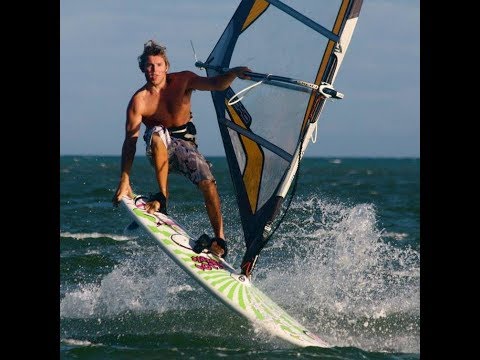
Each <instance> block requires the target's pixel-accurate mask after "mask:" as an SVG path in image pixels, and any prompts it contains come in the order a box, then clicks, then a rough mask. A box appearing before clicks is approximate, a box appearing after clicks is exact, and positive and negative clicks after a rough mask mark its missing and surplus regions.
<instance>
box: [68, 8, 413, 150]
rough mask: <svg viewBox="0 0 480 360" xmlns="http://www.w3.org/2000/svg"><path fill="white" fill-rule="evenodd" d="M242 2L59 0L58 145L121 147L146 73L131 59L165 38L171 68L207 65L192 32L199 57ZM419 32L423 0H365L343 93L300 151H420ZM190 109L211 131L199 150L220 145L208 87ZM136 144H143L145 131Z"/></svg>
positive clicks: (342, 74) (342, 78)
mask: <svg viewBox="0 0 480 360" xmlns="http://www.w3.org/2000/svg"><path fill="white" fill-rule="evenodd" d="M239 3H240V1H239V0H208V1H199V0H176V1H162V0H60V16H61V18H60V38H61V41H60V153H61V155H120V153H121V147H122V143H123V139H124V124H125V110H126V106H127V103H128V101H129V99H130V97H131V96H132V94H133V92H134V91H135V90H137V89H138V88H139V87H141V86H142V85H143V84H144V83H145V78H144V75H143V74H142V73H141V72H140V70H139V69H138V65H137V56H138V55H140V54H141V52H142V50H143V44H144V43H145V42H146V41H147V40H149V39H156V40H158V41H159V42H161V43H163V44H164V45H165V46H166V47H167V52H168V56H169V60H170V63H171V68H170V71H181V70H191V71H194V72H196V73H197V74H199V75H205V72H204V71H203V70H200V69H197V68H195V66H194V62H195V59H194V57H193V52H192V48H191V45H190V40H192V41H193V43H194V45H195V50H196V52H197V56H198V57H199V59H200V60H205V59H206V58H207V56H208V55H209V53H210V51H211V50H212V48H213V46H214V45H215V44H216V42H217V40H218V38H219V37H220V35H221V34H222V32H223V30H224V28H225V26H226V24H227V23H228V21H229V20H230V18H231V16H232V14H233V12H234V11H235V9H236V7H237V6H238V4H239ZM288 3H289V4H290V5H291V6H294V2H288ZM419 37H420V3H419V0H364V1H363V7H362V10H361V12H360V17H359V19H358V23H357V27H356V30H355V33H354V34H353V38H352V41H351V43H350V46H349V48H348V51H347V54H346V57H345V60H344V62H343V64H342V67H341V68H340V71H339V73H338V75H337V79H336V81H335V86H336V88H337V89H338V90H339V91H341V92H342V93H344V94H345V98H344V99H343V100H339V101H336V102H335V103H330V102H329V103H327V104H326V107H325V109H326V108H327V107H331V106H334V108H333V109H330V108H329V109H328V116H322V117H320V120H319V124H318V135H317V141H316V143H314V144H312V143H310V145H309V147H308V148H307V151H306V156H326V157H330V156H333V157H346V156H368V157H419V156H420V83H419V82H420V79H419V78H420V47H419V46H420V39H419ZM232 65H241V64H232ZM246 65H248V64H246ZM252 70H253V71H255V69H252ZM192 109H193V111H194V114H195V123H196V125H197V130H198V131H199V133H201V134H202V139H204V138H205V134H209V136H210V139H209V140H211V141H205V140H204V141H202V143H201V144H200V150H201V151H202V152H203V153H204V154H205V155H224V152H223V147H222V141H221V137H220V132H219V130H218V126H217V121H216V116H215V111H214V108H213V103H212V100H211V96H210V92H201V91H197V92H195V93H194V94H193V97H192ZM142 133H143V130H142ZM137 154H141V155H143V154H144V144H143V140H142V139H139V141H138V143H137Z"/></svg>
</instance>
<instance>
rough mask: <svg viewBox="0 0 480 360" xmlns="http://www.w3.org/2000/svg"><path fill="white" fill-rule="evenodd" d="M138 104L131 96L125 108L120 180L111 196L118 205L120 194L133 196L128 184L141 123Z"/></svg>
mask: <svg viewBox="0 0 480 360" xmlns="http://www.w3.org/2000/svg"><path fill="white" fill-rule="evenodd" d="M140 108H141V107H140V104H138V101H136V100H135V98H132V100H131V101H130V103H129V104H128V108H127V121H126V124H125V140H124V141H123V146H122V160H121V166H120V182H119V184H118V188H117V191H116V192H115V195H114V197H113V204H114V205H118V203H119V201H120V200H121V198H122V196H124V195H127V196H129V197H133V191H132V188H131V186H130V170H131V169H132V165H133V159H134V158H135V152H136V150H137V140H138V135H139V133H140V126H141V125H142V115H141V111H140Z"/></svg>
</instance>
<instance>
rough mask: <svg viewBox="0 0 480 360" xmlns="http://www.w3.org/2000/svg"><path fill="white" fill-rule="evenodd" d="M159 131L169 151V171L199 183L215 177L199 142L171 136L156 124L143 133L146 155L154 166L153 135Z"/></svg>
mask: <svg viewBox="0 0 480 360" xmlns="http://www.w3.org/2000/svg"><path fill="white" fill-rule="evenodd" d="M154 133H158V135H159V136H160V138H161V139H162V141H163V143H164V144H165V146H166V147H167V151H168V169H169V170H168V171H169V172H177V173H180V174H182V175H184V176H186V177H187V179H189V180H190V181H191V182H192V183H194V184H195V185H198V183H199V182H200V181H202V180H213V181H215V178H214V176H213V174H212V172H211V170H210V168H211V167H212V165H211V163H210V162H208V161H207V160H206V159H205V157H204V156H203V155H202V154H200V152H199V151H198V149H197V144H196V143H194V142H192V141H188V140H182V139H178V138H175V137H173V136H170V134H169V132H168V130H167V129H166V128H165V127H164V126H161V125H160V126H154V127H151V128H147V129H146V130H145V134H144V135H143V140H145V144H146V155H147V157H148V159H149V160H150V163H151V164H152V166H153V165H154V162H153V157H152V149H151V142H152V135H153V134H154Z"/></svg>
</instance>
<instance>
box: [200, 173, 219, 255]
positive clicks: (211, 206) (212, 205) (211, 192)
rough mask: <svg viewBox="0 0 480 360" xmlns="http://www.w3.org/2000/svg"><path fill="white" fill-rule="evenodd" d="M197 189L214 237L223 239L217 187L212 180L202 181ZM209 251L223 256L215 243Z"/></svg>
mask: <svg viewBox="0 0 480 360" xmlns="http://www.w3.org/2000/svg"><path fill="white" fill-rule="evenodd" d="M198 188H199V189H200V191H201V192H202V194H203V199H204V201H205V206H206V208H207V214H208V218H209V219H210V224H211V225H212V228H213V232H214V234H215V237H218V238H221V239H225V234H224V233H223V218H222V211H221V209H220V197H219V196H218V191H217V185H216V184H215V181H213V180H202V181H200V182H199V183H198ZM211 250H212V251H214V252H215V253H217V254H219V255H223V253H224V251H223V249H222V248H221V247H220V246H218V245H217V243H216V242H213V243H212V247H211Z"/></svg>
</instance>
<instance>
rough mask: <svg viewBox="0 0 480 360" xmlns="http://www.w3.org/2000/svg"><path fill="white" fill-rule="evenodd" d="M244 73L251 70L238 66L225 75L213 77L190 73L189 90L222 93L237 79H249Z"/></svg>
mask: <svg viewBox="0 0 480 360" xmlns="http://www.w3.org/2000/svg"><path fill="white" fill-rule="evenodd" d="M246 71H251V70H250V69H249V68H248V67H245V66H238V67H235V68H232V69H230V70H229V71H228V72H226V73H225V74H221V75H217V76H213V77H204V76H199V75H197V74H195V73H193V72H192V73H191V77H190V79H189V88H190V89H195V90H209V91H223V90H225V89H227V88H228V87H229V86H230V84H231V83H232V82H233V80H235V78H237V77H239V78H241V79H249V77H248V76H246V75H245V72H246Z"/></svg>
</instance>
